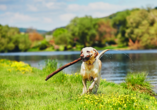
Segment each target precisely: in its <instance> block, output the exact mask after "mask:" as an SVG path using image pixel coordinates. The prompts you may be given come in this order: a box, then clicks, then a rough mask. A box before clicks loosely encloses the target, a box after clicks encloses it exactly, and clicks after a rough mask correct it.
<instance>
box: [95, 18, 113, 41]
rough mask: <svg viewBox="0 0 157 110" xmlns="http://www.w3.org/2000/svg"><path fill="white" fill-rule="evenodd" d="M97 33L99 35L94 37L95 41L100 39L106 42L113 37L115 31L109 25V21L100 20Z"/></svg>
mask: <svg viewBox="0 0 157 110" xmlns="http://www.w3.org/2000/svg"><path fill="white" fill-rule="evenodd" d="M98 33H99V35H98V36H97V37H96V39H99V40H101V38H102V39H104V38H105V39H106V40H110V39H112V38H114V37H115V33H116V29H114V28H113V27H112V26H111V25H110V21H106V22H105V21H103V20H101V21H99V22H98ZM100 37H101V38H100Z"/></svg>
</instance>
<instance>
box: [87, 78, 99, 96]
mask: <svg viewBox="0 0 157 110" xmlns="http://www.w3.org/2000/svg"><path fill="white" fill-rule="evenodd" d="M97 81H98V78H97V77H96V78H94V80H93V82H92V84H91V85H90V86H89V89H88V91H87V92H89V93H91V92H92V90H93V88H94V85H95V84H96V82H97Z"/></svg>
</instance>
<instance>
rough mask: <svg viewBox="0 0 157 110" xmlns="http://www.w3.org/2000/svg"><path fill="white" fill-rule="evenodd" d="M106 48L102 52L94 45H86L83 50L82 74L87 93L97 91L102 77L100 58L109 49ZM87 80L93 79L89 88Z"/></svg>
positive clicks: (84, 91) (81, 55) (84, 89)
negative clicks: (93, 46)
mask: <svg viewBox="0 0 157 110" xmlns="http://www.w3.org/2000/svg"><path fill="white" fill-rule="evenodd" d="M108 50H109V49H107V50H104V51H102V52H101V53H100V54H99V53H98V51H97V50H96V49H94V48H92V47H85V48H83V49H82V50H81V54H80V57H81V59H82V61H83V62H82V64H81V70H80V75H81V76H82V84H83V92H82V94H85V93H94V94H95V93H97V90H98V87H99V83H100V78H101V67H102V64H101V61H100V58H101V57H102V56H103V54H104V53H105V52H106V51H108ZM87 81H92V83H91V85H90V86H89V88H88V90H87V85H86V82H87Z"/></svg>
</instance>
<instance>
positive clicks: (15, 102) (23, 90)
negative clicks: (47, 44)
mask: <svg viewBox="0 0 157 110" xmlns="http://www.w3.org/2000/svg"><path fill="white" fill-rule="evenodd" d="M56 67H57V62H55V61H53V62H47V63H46V67H45V68H43V70H39V69H36V68H33V67H30V66H29V65H27V64H24V63H23V62H13V61H9V60H0V70H1V71H0V89H1V91H0V94H1V99H0V109H4V110H9V109H33V110H37V109H38V110H43V109H54V110H59V109H60V110H65V109H68V110H70V109H72V110H78V109H81V110H83V109H90V110H94V109H100V110H101V109H102V110H104V109H106V110H110V109H115V110H117V109H128V110H130V109H132V110H140V109H142V110H153V109H154V110H156V109H157V100H156V99H155V98H154V97H153V96H151V95H150V94H149V93H145V92H140V91H138V90H137V91H134V90H132V89H130V88H126V87H124V86H122V85H119V84H115V83H113V82H108V81H106V80H101V82H100V87H99V90H98V93H97V94H96V95H94V94H87V95H83V96H81V93H82V81H81V79H82V78H81V76H80V75H79V74H77V73H75V74H73V75H67V74H64V73H63V72H60V73H58V74H57V75H55V76H53V77H52V78H51V79H49V80H48V81H47V82H46V81H45V80H44V79H45V77H46V76H47V75H48V74H50V73H51V72H53V71H54V70H56ZM88 85H89V83H88ZM142 87H143V86H142Z"/></svg>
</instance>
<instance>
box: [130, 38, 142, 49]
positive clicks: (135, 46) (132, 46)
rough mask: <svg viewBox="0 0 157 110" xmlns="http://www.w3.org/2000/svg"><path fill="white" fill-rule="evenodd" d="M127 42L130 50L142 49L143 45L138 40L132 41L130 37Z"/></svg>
mask: <svg viewBox="0 0 157 110" xmlns="http://www.w3.org/2000/svg"><path fill="white" fill-rule="evenodd" d="M128 44H129V48H130V49H132V50H137V49H143V46H142V45H141V43H140V42H139V41H138V40H136V41H135V43H134V42H133V41H132V40H131V39H129V42H128Z"/></svg>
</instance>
